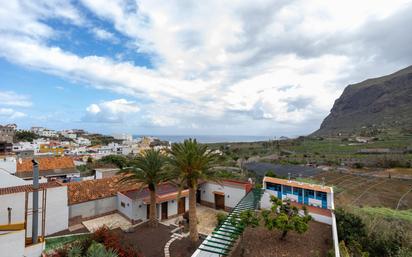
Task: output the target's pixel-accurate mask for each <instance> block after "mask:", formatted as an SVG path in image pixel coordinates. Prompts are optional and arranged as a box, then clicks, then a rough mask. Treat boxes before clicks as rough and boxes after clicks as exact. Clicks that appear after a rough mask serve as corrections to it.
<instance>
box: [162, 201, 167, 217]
mask: <svg viewBox="0 0 412 257" xmlns="http://www.w3.org/2000/svg"><path fill="white" fill-rule="evenodd" d="M166 219H167V202H164V203H162V220H166Z"/></svg>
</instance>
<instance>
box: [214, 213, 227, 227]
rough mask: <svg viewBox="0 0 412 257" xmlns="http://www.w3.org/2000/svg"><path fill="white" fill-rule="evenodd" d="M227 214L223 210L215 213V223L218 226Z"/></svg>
mask: <svg viewBox="0 0 412 257" xmlns="http://www.w3.org/2000/svg"><path fill="white" fill-rule="evenodd" d="M226 218H227V214H226V213H224V212H218V213H216V219H217V225H218V226H220V225H222V223H223V222H224V221H225V220H226Z"/></svg>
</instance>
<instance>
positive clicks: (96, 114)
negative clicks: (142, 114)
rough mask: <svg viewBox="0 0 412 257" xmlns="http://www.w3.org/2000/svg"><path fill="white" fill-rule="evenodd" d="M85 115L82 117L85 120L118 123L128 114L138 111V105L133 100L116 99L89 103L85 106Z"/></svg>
mask: <svg viewBox="0 0 412 257" xmlns="http://www.w3.org/2000/svg"><path fill="white" fill-rule="evenodd" d="M86 111H87V115H86V116H85V117H84V118H83V120H84V121H86V122H107V123H119V122H123V121H124V118H125V117H126V116H128V115H129V114H134V113H137V112H139V111H140V108H139V106H138V105H137V104H136V103H135V102H133V101H127V100H126V99H116V100H112V101H106V102H101V103H99V104H91V105H89V106H88V107H87V108H86Z"/></svg>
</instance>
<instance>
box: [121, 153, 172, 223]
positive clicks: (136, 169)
mask: <svg viewBox="0 0 412 257" xmlns="http://www.w3.org/2000/svg"><path fill="white" fill-rule="evenodd" d="M165 164H166V158H165V156H164V155H163V154H162V153H161V152H160V151H158V150H154V149H148V150H145V151H143V152H142V153H141V154H139V155H138V156H137V157H136V158H135V159H134V160H133V162H132V167H131V168H125V169H122V170H121V171H120V172H119V174H123V175H124V177H123V178H122V179H121V180H120V182H121V183H130V182H132V183H138V184H139V189H140V190H142V189H143V188H145V187H146V186H147V187H148V189H149V192H150V210H149V224H150V226H152V227H156V226H157V218H156V188H157V185H159V184H160V183H162V182H164V181H165V180H167V176H166V171H165Z"/></svg>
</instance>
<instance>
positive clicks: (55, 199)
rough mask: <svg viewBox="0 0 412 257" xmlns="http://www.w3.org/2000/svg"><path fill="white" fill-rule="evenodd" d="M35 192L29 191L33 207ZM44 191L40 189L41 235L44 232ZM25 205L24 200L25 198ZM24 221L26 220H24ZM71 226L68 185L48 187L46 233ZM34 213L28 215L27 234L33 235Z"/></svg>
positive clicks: (30, 204)
mask: <svg viewBox="0 0 412 257" xmlns="http://www.w3.org/2000/svg"><path fill="white" fill-rule="evenodd" d="M32 197H33V194H32V193H29V197H28V208H29V209H32V206H33V198H32ZM42 203H43V193H42V191H39V222H38V225H39V235H40V234H41V233H42V213H41V208H42ZM23 206H24V200H23ZM23 210H24V207H23ZM23 221H24V220H23ZM68 227H69V208H68V206H67V187H66V186H64V187H55V188H49V189H47V195H46V224H45V235H50V234H54V233H56V232H59V231H62V230H65V229H67V228H68ZM31 228H32V215H28V216H27V235H28V236H31Z"/></svg>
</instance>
